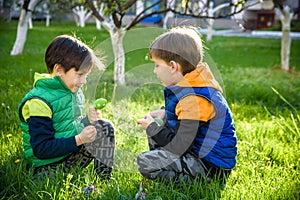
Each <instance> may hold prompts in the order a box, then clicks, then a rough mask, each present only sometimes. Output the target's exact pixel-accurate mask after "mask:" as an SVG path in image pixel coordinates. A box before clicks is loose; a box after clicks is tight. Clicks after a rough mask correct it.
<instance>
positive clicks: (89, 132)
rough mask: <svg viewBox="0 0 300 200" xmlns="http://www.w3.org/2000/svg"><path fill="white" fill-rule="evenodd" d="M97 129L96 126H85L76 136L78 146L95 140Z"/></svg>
mask: <svg viewBox="0 0 300 200" xmlns="http://www.w3.org/2000/svg"><path fill="white" fill-rule="evenodd" d="M96 134H97V130H96V128H95V127H94V126H87V127H85V128H84V129H83V130H82V131H81V133H80V134H78V135H76V136H75V140H76V144H77V146H79V145H82V144H85V143H89V142H93V141H94V140H95V138H96Z"/></svg>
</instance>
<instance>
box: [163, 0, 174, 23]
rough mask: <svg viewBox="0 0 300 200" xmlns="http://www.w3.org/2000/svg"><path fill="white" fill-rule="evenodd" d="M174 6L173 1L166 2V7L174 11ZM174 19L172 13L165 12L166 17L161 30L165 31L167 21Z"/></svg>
mask: <svg viewBox="0 0 300 200" xmlns="http://www.w3.org/2000/svg"><path fill="white" fill-rule="evenodd" d="M174 6H175V1H174V0H168V1H167V7H168V8H172V9H174ZM171 17H174V13H173V12H171V11H169V12H167V14H166V16H165V17H164V24H163V29H167V24H168V19H169V18H171Z"/></svg>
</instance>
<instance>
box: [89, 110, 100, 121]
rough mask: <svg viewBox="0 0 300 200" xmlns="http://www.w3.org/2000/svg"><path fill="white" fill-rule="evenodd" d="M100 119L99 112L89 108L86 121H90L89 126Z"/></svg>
mask: <svg viewBox="0 0 300 200" xmlns="http://www.w3.org/2000/svg"><path fill="white" fill-rule="evenodd" d="M99 118H100V111H99V110H97V109H96V108H94V107H93V106H90V107H89V115H88V119H89V121H90V123H91V124H94V123H95V121H97V120H99Z"/></svg>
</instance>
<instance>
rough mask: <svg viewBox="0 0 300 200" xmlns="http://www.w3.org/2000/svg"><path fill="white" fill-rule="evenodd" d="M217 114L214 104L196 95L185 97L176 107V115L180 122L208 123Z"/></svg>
mask: <svg viewBox="0 0 300 200" xmlns="http://www.w3.org/2000/svg"><path fill="white" fill-rule="evenodd" d="M215 114H216V112H215V109H214V106H213V104H212V103H210V102H209V101H208V100H207V99H205V98H203V97H199V96H195V95H189V96H187V97H184V98H183V99H181V100H180V101H179V102H178V104H177V106H176V115H177V116H178V119H179V120H182V119H191V120H200V121H204V122H207V121H208V120H210V119H212V118H213V117H214V116H215Z"/></svg>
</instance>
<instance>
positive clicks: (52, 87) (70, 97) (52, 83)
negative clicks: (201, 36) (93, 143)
mask: <svg viewBox="0 0 300 200" xmlns="http://www.w3.org/2000/svg"><path fill="white" fill-rule="evenodd" d="M37 76H38V77H37ZM35 77H37V78H35V85H34V88H33V89H32V90H31V91H30V92H29V93H27V94H26V95H25V97H24V98H23V99H22V101H21V103H20V105H19V108H18V111H19V118H20V120H21V128H22V131H23V146H24V152H23V153H24V157H25V159H27V160H28V161H29V162H30V163H31V164H32V166H34V167H38V166H42V165H46V164H50V163H54V162H56V161H59V160H61V159H63V158H65V157H66V156H68V155H65V156H61V157H56V158H51V159H38V158H37V157H36V156H34V154H33V150H32V148H31V145H30V135H29V132H28V124H27V123H26V122H25V121H24V118H23V116H22V108H23V106H24V104H25V102H26V101H27V100H29V99H33V98H37V99H41V100H43V101H44V102H45V103H47V104H48V105H49V107H50V108H51V110H52V121H53V127H54V129H55V138H61V137H65V138H67V137H71V136H75V135H77V134H78V133H80V132H81V131H82V129H83V127H84V125H83V124H82V123H81V119H82V110H83V105H84V96H83V93H82V91H81V90H79V91H77V92H76V93H72V92H71V91H70V90H69V89H68V88H67V87H66V86H65V85H64V83H63V82H62V81H61V79H60V78H59V77H58V76H55V77H53V78H45V77H42V76H41V75H39V74H36V76H35Z"/></svg>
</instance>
